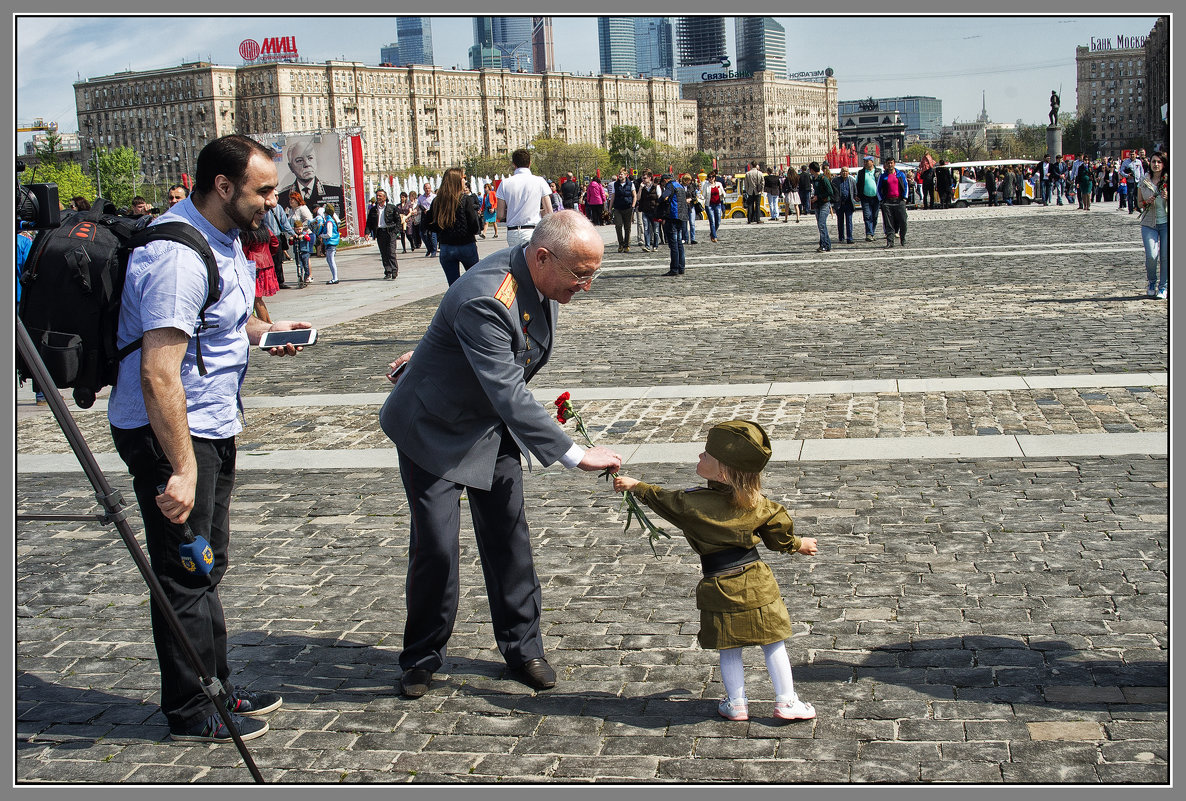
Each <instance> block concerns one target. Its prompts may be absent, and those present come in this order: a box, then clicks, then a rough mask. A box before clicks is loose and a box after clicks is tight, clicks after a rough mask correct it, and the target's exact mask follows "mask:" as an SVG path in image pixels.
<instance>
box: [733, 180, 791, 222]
mask: <svg viewBox="0 0 1186 801" xmlns="http://www.w3.org/2000/svg"><path fill="white" fill-rule="evenodd" d="M744 185H745V173H739V174H737V175H734V176H733V189H732V190H728V191H726V192H725V200H724V206H725V212H724V214H723V215H721V216H722V218H723V219H726V220H744V219H745V217H746V209H745V199H744V198H742V196H741V187H742V186H744ZM781 206H782V201H781V200H780V201H779V207H780V208H779V213H780V214H781V213H782V209H781ZM761 208H762V218H763V219H765V218H767V217H769V216H770V204H769V203H768V202H767V198H766V193H765V192H763V193H762V206H761Z"/></svg>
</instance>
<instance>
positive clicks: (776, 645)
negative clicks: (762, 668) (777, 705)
mask: <svg viewBox="0 0 1186 801" xmlns="http://www.w3.org/2000/svg"><path fill="white" fill-rule="evenodd" d="M719 653H720V655H721V681H723V682H724V683H725V692H727V693H728V694H729V700H730V701H744V700H746V698H745V665H744V664H743V663H742V660H741V649H740V648H723V649H721V650H720V652H719ZM762 655H763V656H765V657H766V670H767V672H769V673H770V681H771V683H772V684H774V700H776V701H790V700H791V699H792V698H794V697H795V683H794V680H793V679H792V678H791V660H790V657H788V656H787V647H786V644H785V643H783V641H782V640H779V641H778V642H772V643H770V644H769V645H763V646H762Z"/></svg>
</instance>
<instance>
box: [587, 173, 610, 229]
mask: <svg viewBox="0 0 1186 801" xmlns="http://www.w3.org/2000/svg"><path fill="white" fill-rule="evenodd" d="M585 206H586V207H587V208H588V209H589V220H590V221H591V222H592V223H593V224H594V225H602V224H604V222H605V220H604V219H603V217H604V216H605V187H604V186H602V185H601V181H600V180H598V178H597V176H593V177H592V178H590V179H589V185H588V186H587V187H586V188H585Z"/></svg>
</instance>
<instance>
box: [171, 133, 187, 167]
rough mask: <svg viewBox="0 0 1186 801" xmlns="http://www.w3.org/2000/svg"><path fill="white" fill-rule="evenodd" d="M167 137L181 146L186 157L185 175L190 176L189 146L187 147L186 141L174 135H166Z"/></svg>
mask: <svg viewBox="0 0 1186 801" xmlns="http://www.w3.org/2000/svg"><path fill="white" fill-rule="evenodd" d="M165 136H167V137H168V138H170V139H172V140H174V141H176V142H177V144H179V145H181V152H182V154H183V155H184V156H185V162H184V164H183V166H184V168H185V174H186V175H189V145H187V144H186V143H185V140H184V139H181V138H180V137H178V136H176V135H174V134H171V133H166V134H165Z"/></svg>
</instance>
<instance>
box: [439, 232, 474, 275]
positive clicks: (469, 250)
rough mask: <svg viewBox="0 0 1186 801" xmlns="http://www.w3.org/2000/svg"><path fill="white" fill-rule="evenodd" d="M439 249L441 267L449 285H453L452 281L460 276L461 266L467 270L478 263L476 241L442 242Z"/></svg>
mask: <svg viewBox="0 0 1186 801" xmlns="http://www.w3.org/2000/svg"><path fill="white" fill-rule="evenodd" d="M440 249H441V253H440V257H439V258H440V262H441V267H442V268H443V269H444V271H445V280H446V281H448V282H449V286H453V282H454V281H456V280H457V279H458V278H460V277H461V268H462V267H464V268H465V269H467V270H468V269H469V268H470V267H473V266H474V265H475V264H477V263H478V243H477V242H470V243H469V244H468V245H446V244H445V243H444V242H442V243H441V245H440Z"/></svg>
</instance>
